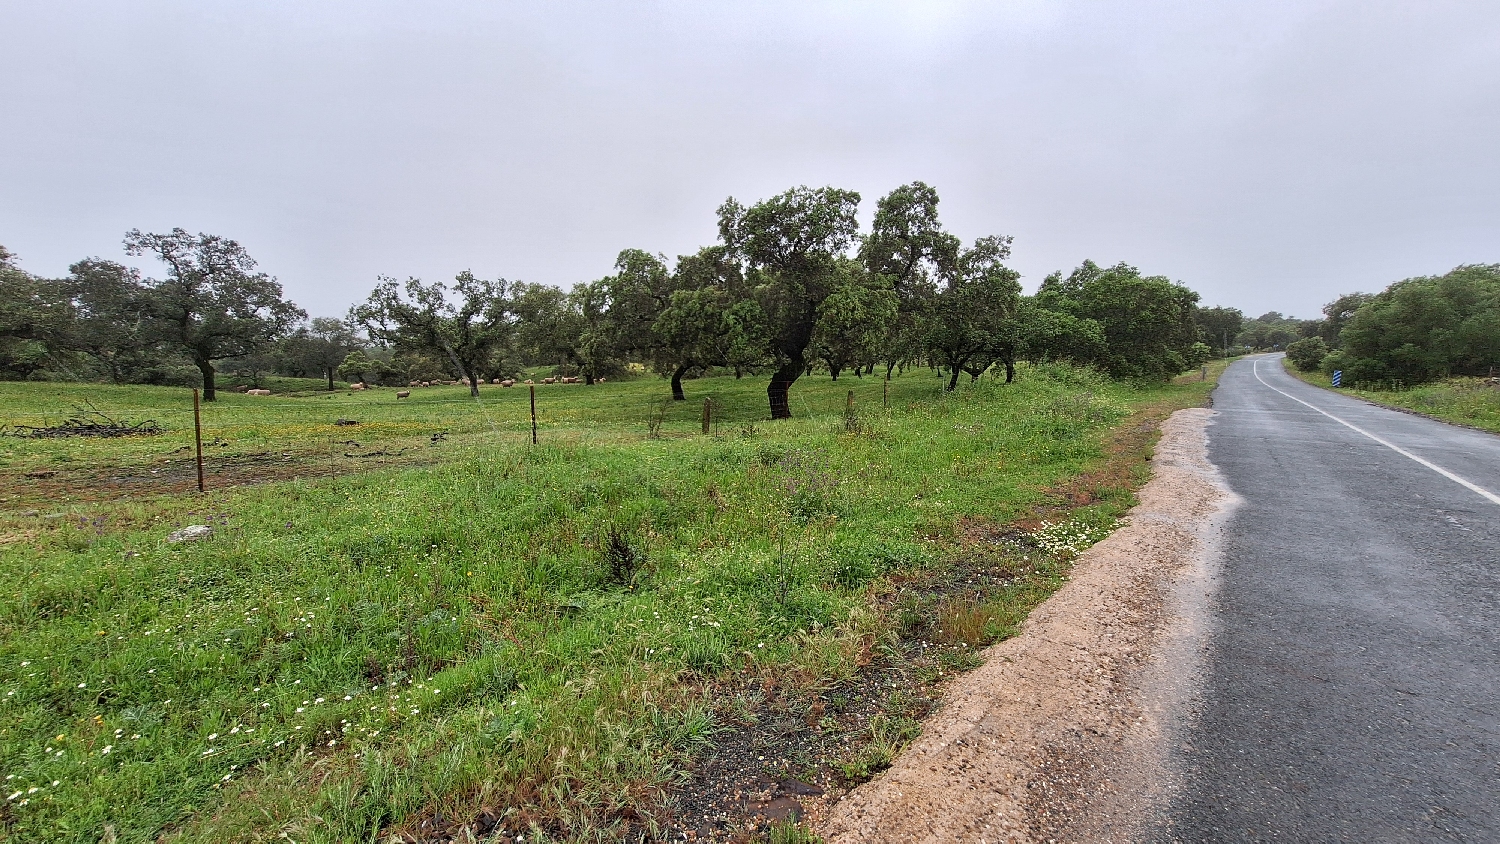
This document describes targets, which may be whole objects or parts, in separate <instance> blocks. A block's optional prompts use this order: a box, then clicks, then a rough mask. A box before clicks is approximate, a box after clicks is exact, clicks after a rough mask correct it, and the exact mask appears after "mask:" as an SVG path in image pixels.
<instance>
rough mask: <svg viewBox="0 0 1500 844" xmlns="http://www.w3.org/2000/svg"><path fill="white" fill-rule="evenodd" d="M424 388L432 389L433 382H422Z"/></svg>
mask: <svg viewBox="0 0 1500 844" xmlns="http://www.w3.org/2000/svg"><path fill="white" fill-rule="evenodd" d="M422 386H424V387H431V386H432V382H431V381H423V382H422Z"/></svg>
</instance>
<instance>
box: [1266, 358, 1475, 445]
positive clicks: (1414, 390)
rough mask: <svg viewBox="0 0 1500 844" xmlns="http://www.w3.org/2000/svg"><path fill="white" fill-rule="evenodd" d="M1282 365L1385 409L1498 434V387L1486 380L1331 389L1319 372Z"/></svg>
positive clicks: (1308, 379) (1457, 379) (1456, 379)
mask: <svg viewBox="0 0 1500 844" xmlns="http://www.w3.org/2000/svg"><path fill="white" fill-rule="evenodd" d="M1283 365H1284V366H1285V367H1286V371H1287V372H1290V373H1291V374H1292V375H1294V376H1295V377H1297V378H1301V379H1302V380H1303V381H1306V382H1307V383H1309V384H1313V385H1315V386H1318V387H1323V388H1325V389H1329V390H1334V391H1335V392H1339V393H1344V394H1345V395H1351V396H1358V397H1360V398H1362V399H1365V400H1366V401H1372V402H1375V403H1376V404H1383V405H1386V406H1387V407H1399V408H1404V409H1406V410H1414V411H1416V412H1417V413H1421V414H1423V415H1424V416H1431V417H1433V418H1434V419H1441V420H1443V421H1445V422H1456V423H1458V424H1460V425H1470V426H1473V427H1475V428H1480V429H1482V430H1485V431H1490V432H1493V433H1500V384H1495V383H1491V382H1490V380H1489V379H1488V378H1476V377H1469V376H1459V377H1454V378H1444V379H1443V380H1441V381H1435V382H1433V383H1431V384H1419V385H1417V386H1414V387H1409V388H1407V389H1403V390H1390V389H1369V388H1361V389H1355V388H1353V387H1340V388H1334V387H1332V386H1330V384H1329V380H1328V376H1326V375H1324V374H1322V373H1321V372H1300V371H1298V369H1297V368H1296V367H1295V366H1291V365H1290V364H1285V363H1284V364H1283Z"/></svg>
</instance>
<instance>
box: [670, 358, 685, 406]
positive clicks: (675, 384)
mask: <svg viewBox="0 0 1500 844" xmlns="http://www.w3.org/2000/svg"><path fill="white" fill-rule="evenodd" d="M687 371H688V365H687V364H685V363H684V364H682V365H680V366H678V367H677V368H676V369H674V370H672V401H687V396H685V395H683V392H682V376H683V375H684V374H686V373H687Z"/></svg>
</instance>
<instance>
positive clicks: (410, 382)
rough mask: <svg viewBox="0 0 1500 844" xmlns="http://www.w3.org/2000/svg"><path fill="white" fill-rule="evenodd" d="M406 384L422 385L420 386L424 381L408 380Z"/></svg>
mask: <svg viewBox="0 0 1500 844" xmlns="http://www.w3.org/2000/svg"><path fill="white" fill-rule="evenodd" d="M406 386H408V387H420V386H422V382H421V381H408V382H406Z"/></svg>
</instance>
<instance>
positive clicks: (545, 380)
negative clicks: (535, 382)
mask: <svg viewBox="0 0 1500 844" xmlns="http://www.w3.org/2000/svg"><path fill="white" fill-rule="evenodd" d="M542 383H543V384H556V383H557V379H556V378H543V379H542Z"/></svg>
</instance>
